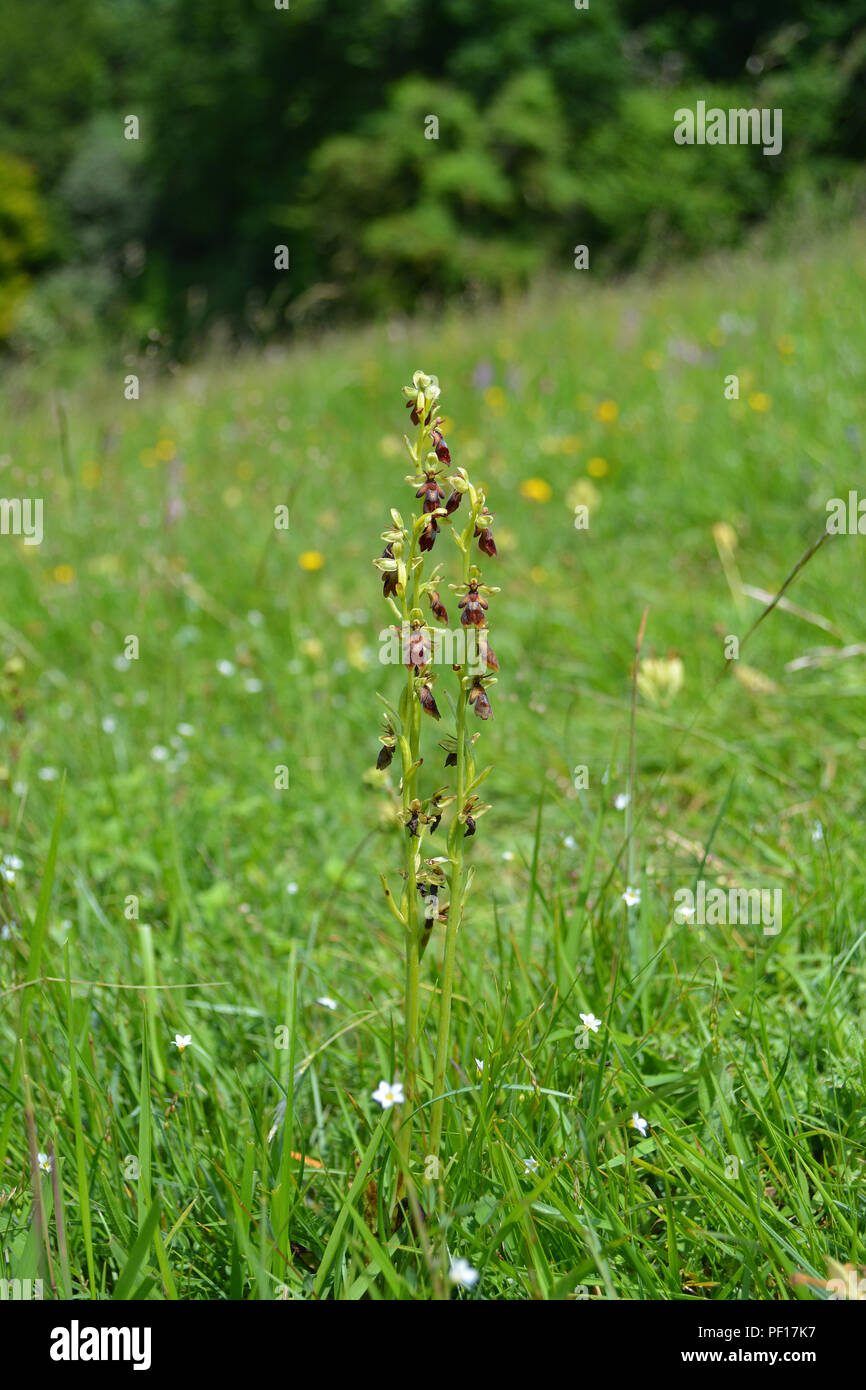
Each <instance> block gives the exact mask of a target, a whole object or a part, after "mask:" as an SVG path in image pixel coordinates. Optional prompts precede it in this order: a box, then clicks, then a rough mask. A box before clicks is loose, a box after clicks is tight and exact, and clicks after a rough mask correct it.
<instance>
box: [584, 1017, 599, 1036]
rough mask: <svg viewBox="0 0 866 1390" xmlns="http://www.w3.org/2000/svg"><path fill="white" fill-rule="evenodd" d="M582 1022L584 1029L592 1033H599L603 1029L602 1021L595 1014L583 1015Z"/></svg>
mask: <svg viewBox="0 0 866 1390" xmlns="http://www.w3.org/2000/svg"><path fill="white" fill-rule="evenodd" d="M580 1021H581V1023H582V1024H583V1026H584V1028H588V1029H589V1030H590V1032H591V1033H597V1032H598V1030H599V1028H600V1027H601V1019H600V1018H596V1016H595V1014H592V1013H589V1014H581V1015H580Z"/></svg>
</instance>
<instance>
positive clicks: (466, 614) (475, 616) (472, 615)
mask: <svg viewBox="0 0 866 1390" xmlns="http://www.w3.org/2000/svg"><path fill="white" fill-rule="evenodd" d="M460 621H461V623H462V624H463V626H464V627H483V626H484V613H483V612H482V610H481V609H480V608H475V609H470V608H464V609H463V612H462V613H461V614H460Z"/></svg>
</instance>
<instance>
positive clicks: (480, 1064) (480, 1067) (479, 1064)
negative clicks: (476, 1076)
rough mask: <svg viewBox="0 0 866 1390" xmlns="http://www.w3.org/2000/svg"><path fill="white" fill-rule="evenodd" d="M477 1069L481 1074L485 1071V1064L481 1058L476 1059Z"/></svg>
mask: <svg viewBox="0 0 866 1390" xmlns="http://www.w3.org/2000/svg"><path fill="white" fill-rule="evenodd" d="M475 1069H476V1071H479V1072H482V1071H483V1070H484V1063H483V1061H482V1060H481V1058H480V1057H476V1058H475Z"/></svg>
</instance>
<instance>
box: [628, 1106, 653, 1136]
mask: <svg viewBox="0 0 866 1390" xmlns="http://www.w3.org/2000/svg"><path fill="white" fill-rule="evenodd" d="M631 1122H632V1124H633V1125H634V1127H635V1129H636V1130H637V1132H638V1134H639V1135H640V1136H641V1138H642V1139H646V1136H647V1130H648V1129H649V1120H645V1119H644V1118H643V1116H642V1115H640V1114H639V1113H638V1111H637V1110H635V1111H634V1113H633V1115H632V1117H631Z"/></svg>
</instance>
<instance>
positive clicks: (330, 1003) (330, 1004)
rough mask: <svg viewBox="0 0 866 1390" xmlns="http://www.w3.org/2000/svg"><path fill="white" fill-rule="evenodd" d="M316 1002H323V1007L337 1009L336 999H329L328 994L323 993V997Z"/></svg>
mask: <svg viewBox="0 0 866 1390" xmlns="http://www.w3.org/2000/svg"><path fill="white" fill-rule="evenodd" d="M316 1003H317V1004H321V1006H322V1008H323V1009H336V1007H337V1001H336V999H329V998H328V996H327V994H323V995H322V997H321V999H317V1000H316Z"/></svg>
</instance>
